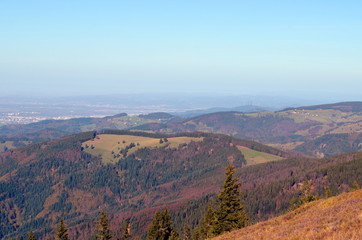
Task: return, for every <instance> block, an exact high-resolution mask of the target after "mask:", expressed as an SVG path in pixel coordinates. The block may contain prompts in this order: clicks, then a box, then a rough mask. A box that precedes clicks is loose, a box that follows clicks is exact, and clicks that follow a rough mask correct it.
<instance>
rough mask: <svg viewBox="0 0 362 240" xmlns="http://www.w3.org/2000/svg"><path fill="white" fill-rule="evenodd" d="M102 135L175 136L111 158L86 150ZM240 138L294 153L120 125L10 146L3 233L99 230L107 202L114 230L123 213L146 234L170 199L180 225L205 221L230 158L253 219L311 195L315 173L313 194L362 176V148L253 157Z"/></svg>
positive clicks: (80, 234) (1, 182)
mask: <svg viewBox="0 0 362 240" xmlns="http://www.w3.org/2000/svg"><path fill="white" fill-rule="evenodd" d="M102 134H114V135H117V136H131V135H132V134H133V136H137V137H144V138H155V139H157V142H158V143H157V144H160V143H159V141H160V140H162V141H165V138H167V139H168V141H170V144H164V143H162V144H160V145H157V144H156V146H147V147H146V146H145V147H142V144H144V142H140V146H139V148H138V149H135V151H134V152H131V150H132V149H131V150H129V152H128V153H127V154H126V155H120V156H119V159H118V161H115V162H114V163H111V164H109V163H105V162H104V161H103V160H102V156H99V155H92V154H90V153H88V152H87V151H85V146H84V144H85V143H86V142H89V141H90V142H92V140H93V141H94V142H96V141H97V137H100V139H102ZM180 137H183V139H193V138H196V139H198V141H187V142H184V143H181V144H179V145H178V146H176V145H171V143H172V138H178V139H179V138H180ZM138 139H139V138H138ZM200 139H202V140H200ZM116 144H118V142H117V143H116ZM125 145H127V146H129V145H128V144H125ZM240 146H243V147H247V148H249V149H252V150H253V151H261V152H263V153H269V154H274V155H275V156H281V157H284V158H288V157H292V156H290V155H288V154H286V153H284V152H281V151H278V150H276V149H273V148H270V147H266V146H264V145H261V144H259V143H255V142H251V141H245V140H239V139H235V138H231V137H228V136H225V135H218V134H206V133H187V134H174V135H162V134H151V133H143V132H129V131H110V130H109V131H103V132H100V133H98V135H97V133H96V132H87V133H82V134H77V135H73V136H68V137H64V138H61V139H57V140H52V141H48V142H42V143H37V144H32V145H29V146H25V147H21V148H18V149H16V150H10V151H7V152H5V153H2V154H1V155H0V170H1V172H0V190H1V191H0V192H1V195H0V200H1V207H0V209H1V215H0V216H1V223H2V224H1V226H0V228H1V231H0V232H1V233H2V234H3V235H2V237H5V236H6V237H14V236H20V237H21V236H24V235H26V234H27V233H28V232H29V231H30V230H34V231H35V233H36V235H37V236H49V235H47V234H51V232H52V231H53V230H54V228H55V226H56V224H58V221H59V219H60V217H62V218H64V220H65V222H66V223H67V225H68V226H69V227H70V234H71V236H72V237H77V238H84V237H90V236H92V235H93V234H94V228H95V221H96V219H97V216H98V214H99V211H100V209H104V210H106V211H107V212H108V213H110V222H111V229H112V231H114V232H117V231H118V230H117V229H118V227H119V226H120V224H121V222H122V221H123V220H124V219H130V221H131V227H132V229H133V231H134V232H137V233H140V234H141V233H144V232H145V231H146V229H147V226H148V224H149V223H150V220H151V217H152V215H153V213H154V211H155V210H157V209H159V208H162V207H165V206H168V207H169V208H170V210H171V214H172V216H174V217H175V221H174V223H175V227H176V228H181V226H182V225H183V224H185V223H188V224H190V226H191V228H192V227H195V226H196V225H198V224H199V222H200V217H201V216H202V215H203V213H204V211H205V210H206V207H207V204H208V203H210V202H212V201H213V200H212V199H213V194H215V193H216V192H218V191H219V189H220V186H221V183H222V181H223V175H224V167H225V166H226V165H227V164H229V163H233V164H234V165H235V166H236V167H237V169H238V171H237V173H236V175H237V176H238V177H239V178H240V179H241V181H242V183H243V185H242V190H243V191H244V192H245V195H244V199H243V201H244V202H245V209H246V211H247V213H248V215H249V217H250V221H251V222H257V221H260V220H263V219H267V218H269V217H272V216H275V215H278V214H281V213H283V212H285V211H287V210H288V209H289V206H290V202H291V201H292V200H293V199H296V198H298V196H299V194H301V189H302V185H303V182H305V180H310V181H311V184H312V186H313V193H315V194H318V195H323V194H324V188H325V187H327V186H328V187H329V188H330V190H331V193H332V194H338V193H341V192H343V191H348V190H349V189H350V187H351V185H352V184H353V183H354V181H356V183H358V184H360V185H362V164H361V161H362V155H361V153H353V154H346V155H341V156H336V157H332V158H327V159H302V158H294V159H290V158H289V159H285V160H279V161H277V162H269V163H264V164H258V165H252V166H248V165H246V160H245V157H244V155H243V154H242V151H240V149H239V148H240ZM97 147H98V145H95V146H94V149H93V150H96V149H97ZM121 150H123V149H122V148H121V149H120V150H119V151H121ZM116 157H117V156H116ZM192 209H193V210H192ZM141 235H142V234H141Z"/></svg>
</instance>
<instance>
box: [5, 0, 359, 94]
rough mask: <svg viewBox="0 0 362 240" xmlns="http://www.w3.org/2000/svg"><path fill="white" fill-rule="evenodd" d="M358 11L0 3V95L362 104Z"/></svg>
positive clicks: (267, 4) (347, 6)
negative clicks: (335, 99) (271, 98)
mask: <svg viewBox="0 0 362 240" xmlns="http://www.w3.org/2000/svg"><path fill="white" fill-rule="evenodd" d="M361 13H362V1H359V0H355V1H352V0H345V1H333V0H328V1H325V0H319V1H315V0H313V1H309V0H305V1H277V0H276V1H269V0H268V1H257V0H256V1H242V0H238V1H228V0H224V1H212V0H207V1H203V0H199V1H196V0H192V1H189V0H183V1H172V0H168V1H157V0H154V1H139V0H132V1H127V0H122V1H107V0H102V1H101V0H99V1H92V0H77V1H75V0H62V1H49V0H46V1H37V0H33V1H28V0H24V1H21V0H12V1H1V2H0V85H1V86H2V87H1V89H3V91H2V95H3V96H4V95H5V96H6V95H9V96H10V95H12V96H20V95H36V96H42V95H44V96H68V95H69V96H71V95H72V96H75V95H102V94H124V93H156V94H159V93H179V94H180V93H181V94H182V93H195V94H198V93H203V94H225V95H228V94H229V95H235V94H241V95H243V94H247V95H283V96H294V97H305V98H306V97H315V96H323V97H328V96H339V97H342V98H343V97H344V96H345V97H346V100H347V99H348V100H353V99H354V100H362V94H360V92H361V89H362V14H361Z"/></svg>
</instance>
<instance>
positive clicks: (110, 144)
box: [82, 134, 203, 163]
mask: <svg viewBox="0 0 362 240" xmlns="http://www.w3.org/2000/svg"><path fill="white" fill-rule="evenodd" d="M167 140H168V141H167V142H165V141H164V139H162V142H160V138H150V137H142V136H132V135H113V134H100V135H98V136H97V137H96V138H95V139H94V140H90V141H87V142H84V143H83V144H82V146H83V147H84V150H85V151H86V152H88V153H90V154H92V155H95V156H100V157H102V160H103V162H104V163H116V162H117V161H118V160H119V159H120V158H121V157H122V154H120V155H121V156H118V157H117V155H118V153H120V151H121V150H123V151H124V150H125V149H126V147H129V146H130V144H132V143H133V144H134V145H135V146H134V147H132V148H130V149H129V150H128V152H127V155H129V154H132V153H134V152H135V151H136V150H137V149H139V148H144V147H150V148H155V147H164V146H169V147H173V148H174V147H178V146H179V145H180V144H185V143H186V144H187V143H189V142H191V141H202V140H203V138H193V137H173V138H167ZM115 155H116V157H114V156H115Z"/></svg>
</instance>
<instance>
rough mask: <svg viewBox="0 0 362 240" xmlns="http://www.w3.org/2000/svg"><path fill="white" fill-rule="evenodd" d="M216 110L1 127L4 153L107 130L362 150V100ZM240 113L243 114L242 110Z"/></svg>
mask: <svg viewBox="0 0 362 240" xmlns="http://www.w3.org/2000/svg"><path fill="white" fill-rule="evenodd" d="M216 110H217V111H219V112H212V113H208V114H202V111H201V112H200V111H199V112H198V111H193V112H186V113H183V114H184V115H185V116H186V115H189V116H192V115H197V116H195V117H180V116H174V115H172V114H169V113H162V112H158V113H151V114H147V115H139V116H128V115H126V114H117V115H115V116H110V117H105V118H78V119H71V120H61V121H57V120H46V121H41V122H38V123H32V124H27V125H7V126H2V127H0V144H1V143H2V145H0V151H1V150H2V149H1V146H3V147H2V148H5V146H6V148H9V147H10V148H11V147H14V146H19V145H24V144H27V143H29V142H39V141H44V140H50V139H54V138H58V137H62V136H66V135H69V134H75V133H79V132H84V131H92V130H98V131H99V130H102V129H130V130H137V131H139V130H142V131H149V132H155V133H177V132H193V131H203V132H214V133H222V134H226V135H230V136H234V137H237V138H242V139H250V140H254V141H258V142H261V143H263V144H268V145H270V146H273V147H276V148H280V149H282V150H284V151H289V150H296V151H302V152H304V153H305V154H309V155H311V156H317V157H323V156H332V155H334V154H340V153H344V152H352V151H358V150H360V149H362V144H360V143H361V141H360V139H361V137H360V135H359V133H362V102H343V103H335V104H326V105H318V106H306V107H300V108H289V109H285V110H283V111H262V110H263V109H260V108H258V107H255V106H251V105H250V106H242V107H239V108H236V109H233V110H239V111H224V110H230V109H209V110H205V111H206V112H208V111H216ZM220 110H221V112H220ZM241 110H242V111H244V112H240V111H241ZM259 111H261V112H259ZM248 112H251V113H248ZM183 114H181V115H183ZM199 114H201V115H199ZM342 142H343V143H342ZM341 143H342V144H341ZM336 144H338V147H336Z"/></svg>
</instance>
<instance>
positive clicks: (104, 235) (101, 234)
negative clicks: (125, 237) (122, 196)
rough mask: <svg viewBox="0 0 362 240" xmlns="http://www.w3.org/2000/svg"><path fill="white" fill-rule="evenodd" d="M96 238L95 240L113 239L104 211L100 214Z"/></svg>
mask: <svg viewBox="0 0 362 240" xmlns="http://www.w3.org/2000/svg"><path fill="white" fill-rule="evenodd" d="M96 236H97V239H100V240H108V239H112V237H113V235H112V233H111V230H110V228H109V222H108V217H107V214H106V213H105V212H104V211H102V212H101V215H100V217H99V222H98V226H97V232H96Z"/></svg>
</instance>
